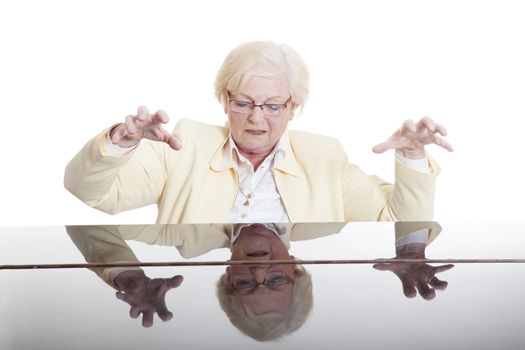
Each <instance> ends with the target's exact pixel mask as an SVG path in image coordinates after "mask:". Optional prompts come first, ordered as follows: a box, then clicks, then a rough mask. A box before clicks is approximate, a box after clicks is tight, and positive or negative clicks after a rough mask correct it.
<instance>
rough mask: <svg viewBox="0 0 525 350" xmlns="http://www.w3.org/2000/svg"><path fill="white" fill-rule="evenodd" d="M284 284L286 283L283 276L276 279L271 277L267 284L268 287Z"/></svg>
mask: <svg viewBox="0 0 525 350" xmlns="http://www.w3.org/2000/svg"><path fill="white" fill-rule="evenodd" d="M286 282H287V279H286V277H284V276H276V277H273V278H272V279H270V280H269V281H268V284H269V285H278V284H283V283H286Z"/></svg>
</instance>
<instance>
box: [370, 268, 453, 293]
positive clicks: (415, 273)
mask: <svg viewBox="0 0 525 350" xmlns="http://www.w3.org/2000/svg"><path fill="white" fill-rule="evenodd" d="M453 267H454V265H450V264H449V265H441V266H430V265H428V264H424V263H393V264H375V265H374V269H376V270H380V271H392V272H393V273H395V274H396V275H397V277H399V279H400V280H401V284H402V286H403V293H404V294H405V296H406V297H407V298H414V297H415V296H416V295H417V292H419V294H420V295H421V297H422V298H423V299H426V300H432V299H434V298H435V296H436V291H435V290H436V289H440V290H445V289H446V288H447V286H448V283H447V282H446V281H442V280H440V279H439V278H437V277H436V276H435V275H436V274H437V273H440V272H444V271H447V270H450V269H451V268H453ZM429 286H430V287H429ZM431 287H432V288H431ZM416 289H417V292H416Z"/></svg>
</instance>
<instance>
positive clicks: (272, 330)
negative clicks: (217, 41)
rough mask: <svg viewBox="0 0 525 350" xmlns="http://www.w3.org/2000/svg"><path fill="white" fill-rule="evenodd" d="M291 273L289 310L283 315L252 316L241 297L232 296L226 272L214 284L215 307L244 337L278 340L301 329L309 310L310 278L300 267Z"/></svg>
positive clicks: (273, 313) (296, 267)
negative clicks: (216, 306) (216, 301)
mask: <svg viewBox="0 0 525 350" xmlns="http://www.w3.org/2000/svg"><path fill="white" fill-rule="evenodd" d="M294 274H295V281H294V285H293V293H292V300H291V303H290V308H289V310H285V312H283V313H275V312H271V313H266V314H262V315H256V314H254V313H253V312H252V311H251V310H250V309H249V308H248V307H247V306H246V305H245V304H244V303H243V298H242V297H241V296H239V295H236V294H234V293H233V289H232V287H231V284H230V282H229V281H228V275H227V273H224V274H222V276H221V277H220V278H219V281H217V286H216V287H217V290H216V292H217V297H218V299H219V304H220V305H221V308H222V310H223V311H224V312H225V313H226V315H227V316H228V318H229V320H230V322H231V323H232V324H233V325H234V326H235V327H236V328H237V329H239V330H240V331H241V332H242V333H244V334H245V335H247V336H249V337H251V338H253V339H255V340H258V341H270V340H278V339H280V338H281V337H282V336H284V335H286V334H291V333H293V332H295V331H296V330H297V329H299V328H301V327H302V325H303V324H304V323H305V321H306V320H307V318H308V316H309V315H310V312H311V310H312V305H313V296H312V276H311V275H310V274H309V273H308V272H307V271H306V270H305V269H304V267H303V266H301V265H295V267H294Z"/></svg>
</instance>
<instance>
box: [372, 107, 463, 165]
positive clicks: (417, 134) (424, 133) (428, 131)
mask: <svg viewBox="0 0 525 350" xmlns="http://www.w3.org/2000/svg"><path fill="white" fill-rule="evenodd" d="M437 134H440V135H441V136H446V135H447V129H446V128H445V127H444V126H442V125H440V124H437V123H435V122H434V121H433V120H432V119H431V118H429V117H423V118H421V120H420V121H418V122H417V123H414V122H413V121H412V120H407V121H405V122H404V123H403V126H402V127H401V128H399V129H398V130H397V131H396V132H395V133H394V134H393V135H392V136H390V138H389V139H388V140H386V141H385V142H383V143H380V144H378V145H376V146H374V148H372V151H374V152H375V153H383V152H385V151H387V150H389V149H395V150H396V152H397V153H399V154H400V155H401V156H403V157H405V158H410V159H423V158H425V156H426V153H425V145H429V144H436V145H438V146H440V147H443V148H445V149H446V150H448V151H450V152H452V150H453V149H452V146H451V145H450V143H448V142H447V141H445V140H444V139H442V138H441V137H439V136H437Z"/></svg>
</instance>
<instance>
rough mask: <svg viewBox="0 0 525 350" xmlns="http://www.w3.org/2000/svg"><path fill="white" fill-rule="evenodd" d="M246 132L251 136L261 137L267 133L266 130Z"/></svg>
mask: <svg viewBox="0 0 525 350" xmlns="http://www.w3.org/2000/svg"><path fill="white" fill-rule="evenodd" d="M246 132H247V133H248V134H250V135H255V136H259V135H264V134H265V133H266V130H246Z"/></svg>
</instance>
